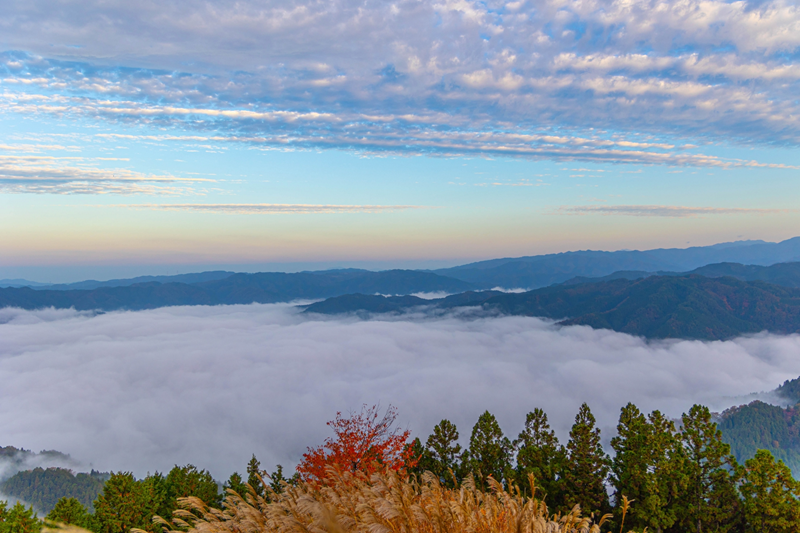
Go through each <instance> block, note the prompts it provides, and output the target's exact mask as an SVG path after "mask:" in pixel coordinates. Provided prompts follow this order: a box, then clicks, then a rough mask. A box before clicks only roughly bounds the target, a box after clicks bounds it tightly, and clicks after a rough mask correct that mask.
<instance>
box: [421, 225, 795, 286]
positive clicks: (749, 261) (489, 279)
mask: <svg viewBox="0 0 800 533" xmlns="http://www.w3.org/2000/svg"><path fill="white" fill-rule="evenodd" d="M788 261H800V237H795V238H793V239H789V240H786V241H783V242H779V243H769V242H764V241H738V242H730V243H722V244H715V245H713V246H701V247H694V248H671V249H657V250H646V251H636V250H633V251H618V252H599V251H592V250H586V251H579V252H565V253H560V254H548V255H537V256H531V257H517V258H506V259H492V260H490V261H481V262H478V263H471V264H468V265H462V266H457V267H453V268H444V269H439V270H434V272H435V273H437V274H440V275H442V276H448V277H451V278H456V279H460V280H463V281H467V282H470V283H473V284H475V285H476V286H479V287H481V288H489V289H490V288H495V287H504V288H507V289H512V288H527V289H537V288H541V287H547V286H549V285H553V284H555V283H563V282H565V281H567V280H569V279H572V278H574V277H576V276H583V277H589V278H597V277H602V276H608V275H609V274H612V273H614V272H618V271H638V272H642V273H652V272H659V271H669V272H686V271H690V270H694V269H696V268H699V267H702V266H705V265H709V264H712V263H725V262H729V263H741V264H745V265H759V266H767V265H773V264H775V263H783V262H788Z"/></svg>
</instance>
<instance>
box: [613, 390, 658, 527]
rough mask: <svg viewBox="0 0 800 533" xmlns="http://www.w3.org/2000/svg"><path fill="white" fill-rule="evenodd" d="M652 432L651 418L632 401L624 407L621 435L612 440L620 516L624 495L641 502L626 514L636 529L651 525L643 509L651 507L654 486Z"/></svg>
mask: <svg viewBox="0 0 800 533" xmlns="http://www.w3.org/2000/svg"><path fill="white" fill-rule="evenodd" d="M650 433H651V428H650V425H649V424H648V423H647V418H646V417H645V416H644V415H643V414H642V413H641V412H640V411H639V409H638V408H637V407H636V406H635V405H633V404H632V403H628V405H626V406H625V407H623V408H622V410H621V412H620V415H619V423H618V424H617V435H616V436H615V437H614V438H612V439H611V447H612V448H613V449H614V452H615V453H614V458H613V459H612V460H611V484H612V485H613V486H614V501H615V502H616V506H617V508H616V510H617V515H618V514H619V511H620V502H621V501H622V497H623V496H626V497H627V498H628V499H629V500H633V501H635V502H636V503H637V504H638V505H636V506H633V508H632V509H631V510H630V511H629V512H628V514H627V517H626V523H627V525H628V526H630V527H633V528H639V527H645V526H646V525H647V524H646V523H645V520H644V518H645V516H644V513H643V512H642V510H643V509H644V507H646V506H647V500H648V499H649V498H650V497H651V495H652V493H653V488H654V487H653V486H652V485H653V483H652V481H653V480H652V476H651V473H650V467H651V463H652V461H651V457H650V440H651V438H650ZM618 518H619V516H618Z"/></svg>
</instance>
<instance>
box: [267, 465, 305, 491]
mask: <svg viewBox="0 0 800 533" xmlns="http://www.w3.org/2000/svg"><path fill="white" fill-rule="evenodd" d="M299 477H300V476H298V475H297V474H295V475H293V476H292V477H290V478H287V477H286V476H284V475H283V466H281V465H277V466H275V471H274V472H273V473H271V474H270V475H269V488H270V489H272V492H274V493H276V494H280V493H282V492H283V489H284V483H288V484H289V485H295V484H297V481H298V479H299Z"/></svg>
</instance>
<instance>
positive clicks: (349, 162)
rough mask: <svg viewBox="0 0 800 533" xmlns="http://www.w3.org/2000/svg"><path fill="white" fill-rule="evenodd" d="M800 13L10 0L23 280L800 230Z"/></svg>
mask: <svg viewBox="0 0 800 533" xmlns="http://www.w3.org/2000/svg"><path fill="white" fill-rule="evenodd" d="M798 58H800V9H798V7H797V6H796V5H795V4H794V3H791V2H780V1H778V2H750V3H748V2H722V1H705V0H704V1H695V0H682V1H643V2H636V3H629V2H623V1H588V2H587V1H569V0H558V1H538V2H526V1H524V0H523V1H519V2H493V1H486V2H469V1H465V0H457V1H456V0H453V1H451V0H441V1H399V2H395V3H391V2H372V1H365V2H350V1H342V0H339V1H337V0H334V1H325V2H322V1H318V2H314V1H306V2H303V1H296V2H286V1H282V2H269V1H267V2H248V1H239V2H233V1H219V2H195V1H182V2H177V1H172V2H170V1H159V2H154V1H152V2H151V1H147V0H145V1H141V2H135V3H131V2H125V3H123V2H100V1H81V2H77V1H54V0H53V1H50V0H36V1H27V2H21V1H7V2H3V4H2V6H0V229H2V230H3V231H0V277H26V278H28V279H36V280H39V281H68V280H73V279H83V278H85V277H98V278H103V277H106V278H108V277H115V276H127V275H137V274H146V273H153V274H155V273H177V272H186V271H196V270H202V269H208V268H231V269H238V270H258V269H277V270H284V269H285V270H294V269H298V268H316V267H319V268H323V267H326V266H342V265H353V266H365V267H370V268H387V267H393V266H401V267H431V266H439V265H442V266H444V265H451V264H457V263H461V262H466V261H469V260H474V259H481V258H488V257H497V256H519V255H530V254H536V253H547V252H558V251H565V250H574V249H586V248H592V249H621V248H653V247H667V246H668V247H672V246H680V247H682V246H688V245H702V244H711V243H714V242H720V241H727V240H735V239H758V238H760V239H765V240H781V239H785V238H789V237H792V236H795V235H797V233H798V232H797V229H796V228H798V227H800V224H799V223H800V216H799V215H798V211H797V205H798V202H797V200H798V198H800V182H799V181H798V177H800V155H798V150H797V146H798V143H799V142H800V101H798V94H800V84H799V83H798V80H800V64H798Z"/></svg>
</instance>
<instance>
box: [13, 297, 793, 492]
mask: <svg viewBox="0 0 800 533" xmlns="http://www.w3.org/2000/svg"><path fill="white" fill-rule="evenodd" d="M0 335H2V338H3V343H2V344H0V379H2V382H3V387H2V390H0V424H1V425H2V427H3V431H4V433H3V435H4V436H3V438H4V439H5V444H13V445H16V446H24V447H26V448H32V449H34V450H38V449H43V448H48V449H51V448H55V449H58V450H61V451H63V452H67V453H70V454H71V455H72V456H73V457H74V458H75V459H77V460H82V461H83V462H84V463H91V464H92V466H94V467H95V468H100V469H115V470H116V469H133V470H134V471H136V473H138V474H139V475H143V474H144V473H146V472H147V471H148V470H149V471H153V470H156V469H157V470H161V471H163V470H166V469H169V468H170V467H171V466H172V465H173V464H175V463H178V464H185V463H187V462H192V463H194V464H196V465H199V466H202V467H208V468H210V469H211V471H212V473H213V474H214V475H215V476H216V477H218V478H226V477H227V476H228V475H229V474H230V473H231V472H232V471H233V470H234V469H237V470H239V471H240V472H241V471H242V470H243V469H244V466H245V464H246V462H247V460H248V459H249V458H250V454H251V453H256V455H257V456H258V457H259V459H261V460H262V462H263V464H264V466H266V467H267V468H271V467H272V466H273V465H274V464H275V463H282V464H284V466H292V465H293V464H294V463H295V462H296V461H297V460H298V459H299V457H300V454H301V453H302V452H303V451H305V448H306V446H309V445H315V444H318V443H320V442H321V441H322V440H323V439H324V438H325V437H326V436H327V435H328V434H327V428H326V426H325V422H326V421H327V420H329V419H331V418H333V416H334V415H335V413H336V411H338V410H342V411H347V410H349V409H358V408H359V406H360V405H361V404H362V403H369V404H372V403H376V402H380V403H381V404H382V405H383V406H386V405H388V404H389V403H391V404H393V405H396V406H397V407H398V408H399V410H400V415H401V423H402V424H403V425H407V426H408V427H409V428H410V429H411V430H412V432H413V434H415V435H420V436H425V435H427V434H428V432H430V430H431V429H432V427H433V425H434V424H436V423H437V422H438V421H439V420H440V419H442V418H449V419H450V420H452V421H454V422H455V423H456V424H457V425H458V427H459V429H460V432H461V436H462V439H468V437H469V432H470V430H471V427H472V425H473V424H474V423H475V421H476V420H477V417H478V415H479V414H480V413H482V412H483V411H484V410H486V409H488V410H490V411H491V412H493V413H494V414H495V415H497V417H498V419H499V422H500V424H501V426H502V427H503V429H504V430H505V431H506V433H508V434H512V435H516V433H517V432H518V431H519V430H520V429H521V426H522V424H523V422H524V417H525V413H526V412H528V411H530V410H532V409H533V408H534V407H542V408H544V409H545V410H546V411H547V413H548V414H549V416H550V419H551V421H552V423H553V425H554V427H555V428H556V429H557V431H558V433H559V436H560V437H562V438H563V437H564V436H565V435H566V433H567V431H568V429H569V426H570V425H571V423H572V420H573V418H574V415H575V413H576V411H577V409H578V406H579V405H580V403H581V402H583V401H587V402H589V403H590V405H591V407H592V409H593V411H594V413H595V414H596V416H597V418H598V421H599V424H600V425H601V426H602V428H603V430H604V431H605V435H606V437H609V436H610V433H609V431H610V428H612V427H613V426H614V425H615V423H616V418H617V416H618V413H619V409H620V408H621V407H622V406H623V405H624V404H625V403H626V402H628V401H633V402H635V403H636V404H637V405H639V407H640V408H642V409H643V410H648V411H649V410H652V409H656V408H658V409H661V410H663V411H665V412H666V413H668V414H669V415H670V416H678V415H680V413H681V412H683V411H685V410H686V409H688V408H689V407H690V406H691V404H692V403H694V402H702V403H706V404H708V405H710V406H711V407H712V408H714V409H721V408H724V407H726V406H727V405H730V404H731V403H733V402H734V401H735V400H731V399H730V397H733V396H741V395H746V394H748V393H750V392H756V391H764V390H769V389H772V388H774V387H775V386H776V385H778V384H779V383H782V382H783V381H784V380H786V379H790V378H795V377H797V376H798V375H800V360H798V358H797V357H796V354H797V352H798V350H800V337H798V336H788V337H778V336H765V335H760V336H755V337H751V338H742V339H737V340H734V341H727V342H710V343H705V342H698V341H678V342H667V343H661V342H657V343H647V342H645V341H643V340H642V339H639V338H635V337H631V336H628V335H623V334H619V333H614V332H610V331H595V330H591V329H589V328H586V327H569V328H556V327H554V326H551V325H549V324H548V323H545V322H543V321H540V320H538V319H534V318H524V317H508V318H484V319H469V318H464V319H461V318H458V317H456V316H445V317H440V318H436V319H434V318H430V317H428V318H425V317H420V319H419V320H416V319H404V320H399V319H384V320H371V321H360V320H357V319H354V318H344V319H318V318H309V317H304V316H300V315H298V314H297V312H296V310H294V309H293V308H291V307H289V306H280V305H251V306H230V307H176V308H164V309H157V310H153V311H144V312H114V313H106V314H99V315H96V316H93V315H92V314H91V313H75V312H72V311H54V310H47V311H35V312H26V311H19V310H10V309H4V310H0Z"/></svg>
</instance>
